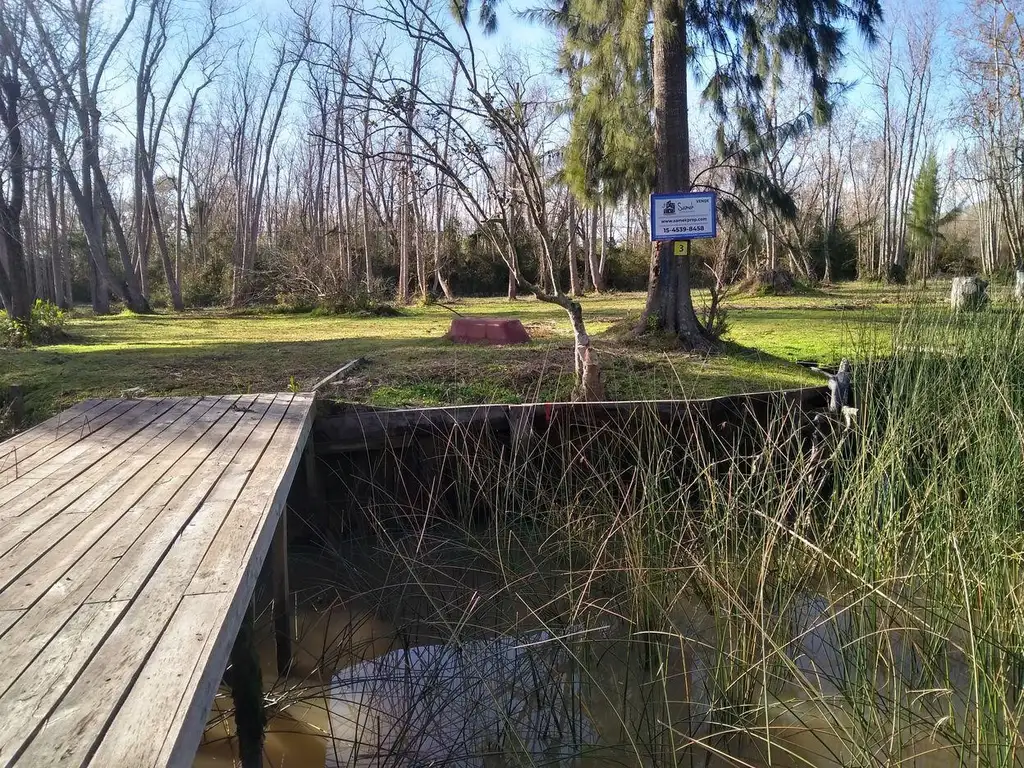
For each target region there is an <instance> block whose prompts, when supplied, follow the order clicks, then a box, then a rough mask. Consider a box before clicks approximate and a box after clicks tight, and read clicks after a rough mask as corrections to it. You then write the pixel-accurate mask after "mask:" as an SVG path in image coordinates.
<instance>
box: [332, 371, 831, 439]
mask: <svg viewBox="0 0 1024 768" xmlns="http://www.w3.org/2000/svg"><path fill="white" fill-rule="evenodd" d="M827 394H828V390H827V388H826V387H804V388H801V389H792V390H779V391H774V392H771V391H769V392H751V393H746V394H739V395H726V396H723V397H712V398H705V399H699V400H638V401H612V402H599V403H540V404H538V403H530V404H526V405H465V406H443V407H438V408H410V409H400V410H390V409H374V408H348V409H347V410H346V411H345V412H343V413H337V414H330V413H328V414H326V415H321V416H320V418H318V419H317V424H316V442H317V451H318V452H319V453H320V454H321V455H327V454H332V453H346V452H350V451H365V450H377V449H380V448H384V447H399V446H402V445H408V444H410V443H412V442H413V441H415V440H416V439H418V438H420V437H426V436H430V435H442V436H443V435H448V434H451V433H452V431H453V430H455V429H457V428H469V427H473V428H485V427H486V428H490V429H499V430H508V431H511V430H512V429H513V428H514V427H515V428H518V427H520V426H524V425H533V424H534V423H535V422H537V423H539V424H541V425H542V426H544V425H550V424H551V423H552V422H554V421H555V420H556V419H557V420H558V422H559V423H564V422H565V421H566V420H567V419H568V420H571V421H573V422H584V423H590V424H595V425H596V424H603V423H610V424H614V423H616V422H617V421H620V420H622V419H624V418H628V417H631V416H633V415H636V414H642V413H645V412H646V413H653V414H656V415H657V417H658V418H659V419H660V420H662V421H664V422H665V423H669V424H673V423H676V424H686V423H689V422H690V421H692V420H698V421H700V422H703V421H706V420H708V419H710V420H712V421H713V420H716V419H718V418H730V417H731V416H735V415H736V414H740V415H743V416H746V415H747V414H749V413H754V412H764V411H766V410H767V409H768V408H769V407H770V406H771V405H772V404H779V405H783V404H789V405H793V406H799V407H803V408H821V407H824V405H825V403H826V402H827Z"/></svg>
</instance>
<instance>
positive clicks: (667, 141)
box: [641, 0, 709, 349]
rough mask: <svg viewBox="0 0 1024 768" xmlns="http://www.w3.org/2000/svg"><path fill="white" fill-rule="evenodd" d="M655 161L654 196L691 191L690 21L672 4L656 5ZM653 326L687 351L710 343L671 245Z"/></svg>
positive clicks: (651, 308) (666, 246)
mask: <svg viewBox="0 0 1024 768" xmlns="http://www.w3.org/2000/svg"><path fill="white" fill-rule="evenodd" d="M653 47H654V69H653V80H654V148H655V151H654V158H655V168H656V169H657V174H656V179H655V192H658V193H666V192H688V191H689V188H690V126H689V115H688V111H687V104H686V99H687V82H686V78H687V62H686V57H687V51H686V17H685V14H684V11H683V6H682V4H680V3H677V2H672V1H671V0H655V3H654V46H653ZM649 323H653V324H655V325H656V326H657V328H659V329H660V330H662V331H665V332H667V333H671V334H673V335H675V336H676V337H678V339H679V341H680V343H681V344H682V345H683V346H684V347H685V348H688V349H701V348H705V347H707V346H708V344H709V339H708V337H707V335H706V333H705V332H704V329H703V328H702V327H701V325H700V322H699V321H698V320H697V314H696V312H694V309H693V297H692V296H691V295H690V257H689V256H683V257H677V256H673V254H672V243H670V242H659V243H655V244H654V246H653V247H652V249H651V269H650V278H649V287H648V293H647V306H646V308H645V310H644V316H643V319H642V320H641V329H644V328H646V326H647V325H648V324H649Z"/></svg>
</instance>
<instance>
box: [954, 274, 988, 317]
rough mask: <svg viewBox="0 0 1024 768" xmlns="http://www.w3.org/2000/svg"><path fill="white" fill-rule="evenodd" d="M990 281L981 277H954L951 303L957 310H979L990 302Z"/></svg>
mask: <svg viewBox="0 0 1024 768" xmlns="http://www.w3.org/2000/svg"><path fill="white" fill-rule="evenodd" d="M988 300H989V299H988V281H987V280H982V279H981V278H980V277H954V278H953V285H952V287H951V288H950V292H949V305H950V306H951V307H952V308H953V309H954V310H956V311H959V310H978V309H981V308H982V307H984V306H985V305H987V304H988Z"/></svg>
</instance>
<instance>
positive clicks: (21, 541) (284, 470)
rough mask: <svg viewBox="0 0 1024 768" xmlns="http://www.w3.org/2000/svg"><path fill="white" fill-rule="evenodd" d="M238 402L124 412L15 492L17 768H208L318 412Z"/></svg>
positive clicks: (1, 633)
mask: <svg viewBox="0 0 1024 768" xmlns="http://www.w3.org/2000/svg"><path fill="white" fill-rule="evenodd" d="M235 400H236V398H234V397H232V398H230V399H227V400H203V401H196V400H183V399H176V400H168V401H166V402H165V403H163V404H161V402H162V401H142V403H141V404H140V403H139V402H138V401H136V402H134V403H130V404H129V403H117V404H115V405H113V406H111V407H110V409H109V410H108V411H107V412H106V413H107V414H108V415H112V416H113V418H110V419H109V420H108V421H107V422H105V424H103V425H102V426H100V428H99V429H98V430H97V431H96V432H94V433H93V434H91V435H84V434H83V435H78V436H75V439H74V440H69V441H68V444H67V445H65V444H63V443H60V440H61V439H63V437H66V435H64V436H57V437H55V439H52V440H48V442H47V443H46V445H45V446H43V445H36V448H38V450H36V451H35V452H34V455H35V456H36V457H37V458H39V459H40V461H39V462H38V463H36V464H34V465H33V466H32V468H31V469H29V470H28V471H27V472H26V473H25V474H24V475H19V477H18V478H17V479H16V480H14V481H12V483H11V484H8V485H7V486H0V494H3V493H7V494H10V495H9V497H8V499H7V503H5V504H2V505H0V520H3V523H0V552H2V553H3V554H2V555H0V657H2V658H3V659H4V663H3V664H2V665H0V765H5V764H7V763H8V762H9V761H10V760H11V759H12V758H14V759H15V761H16V762H17V764H18V765H47V766H49V765H84V764H85V763H89V764H90V765H132V766H135V765H139V766H144V765H165V764H174V765H179V764H180V765H189V764H190V763H191V761H192V758H193V755H194V753H195V749H196V746H197V745H198V743H199V741H200V739H201V736H202V731H203V727H204V725H205V720H206V714H207V712H208V710H209V706H210V702H211V700H212V698H213V695H214V693H215V691H216V688H217V685H218V683H219V681H220V677H221V674H222V672H223V668H224V665H225V664H226V662H227V656H228V654H229V652H230V649H231V642H232V639H233V633H234V632H235V631H237V628H238V626H239V622H240V618H241V613H240V611H244V610H245V607H246V606H247V605H248V602H249V599H250V597H251V593H252V589H253V586H254V583H255V579H256V576H257V574H258V573H259V570H260V567H261V566H262V562H263V560H264V558H265V557H266V554H267V550H268V548H269V544H270V539H271V537H272V535H273V533H274V531H275V530H276V525H277V522H278V520H279V519H280V518H281V516H282V511H283V508H284V503H285V500H286V498H287V493H288V486H289V484H290V481H291V480H292V479H293V478H294V475H295V473H296V470H297V466H298V463H299V461H300V457H301V455H302V448H303V445H304V443H305V441H306V439H307V437H308V433H309V430H310V424H311V421H312V406H313V402H314V399H313V397H312V396H306V395H302V396H293V395H291V394H280V395H276V396H275V395H269V396H258V397H248V398H241V399H238V400H237V403H236V402H235ZM81 407H82V408H85V406H81ZM93 408H94V409H95V408H96V406H93ZM33 440H41V438H33ZM57 444H60V445H61V446H62V447H61V450H60V451H57V450H56V448H55V445H57ZM83 444H84V445H83ZM51 449H52V450H51ZM41 454H42V455H41ZM43 456H48V457H49V459H50V460H52V461H53V462H56V463H57V467H56V468H55V469H52V471H51V467H50V466H49V465H50V461H43V460H42V458H43ZM26 480H33V482H32V483H31V484H29V483H26V482H25V481H26ZM11 485H15V486H16V491H17V492H13V491H12V490H11V488H10V486H11ZM0 498H3V497H2V496H0ZM29 502H31V503H29ZM30 523H31V525H30ZM32 525H35V527H34V528H33V527H31V526H32ZM19 526H20V527H19ZM26 532H27V535H22V534H23V533H26ZM243 558H247V559H249V560H250V561H251V562H249V563H247V564H244V565H243V564H241V563H240V562H239V561H240V560H241V559H243ZM222 566H223V567H225V568H227V569H228V573H229V576H228V578H227V581H226V585H225V586H224V587H223V588H220V589H215V590H214V591H212V592H209V593H206V594H189V595H186V592H188V591H189V590H191V589H192V588H193V587H199V586H201V585H203V584H204V583H205V584H209V585H213V584H214V583H215V581H216V580H217V578H218V574H217V573H216V569H218V568H220V567H222Z"/></svg>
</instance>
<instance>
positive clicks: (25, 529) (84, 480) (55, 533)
mask: <svg viewBox="0 0 1024 768" xmlns="http://www.w3.org/2000/svg"><path fill="white" fill-rule="evenodd" d="M198 402H199V401H198V400H197V399H190V400H181V401H178V402H177V403H175V404H174V405H173V406H172V407H171V408H169V409H168V410H167V411H165V412H164V413H163V414H161V415H160V416H159V417H158V418H157V419H155V420H154V421H152V422H151V423H150V424H149V425H148V426H147V427H145V428H144V429H141V430H139V431H138V432H136V433H135V434H134V435H132V436H131V437H130V438H129V439H128V440H126V441H125V442H124V443H122V444H121V445H120V446H118V448H117V450H113V451H110V452H109V453H108V454H107V455H106V456H104V457H103V458H102V459H100V460H99V461H97V462H96V463H95V464H93V465H92V466H90V467H89V469H88V470H86V471H84V472H82V473H81V474H79V475H78V477H76V478H75V479H74V480H73V481H71V482H69V483H67V484H65V485H64V487H62V488H61V489H60V490H59V491H57V492H56V493H53V494H51V495H49V496H48V497H46V498H45V499H43V500H42V501H40V502H39V503H37V504H35V505H33V506H32V507H31V508H29V509H27V510H25V511H24V512H22V513H21V514H20V515H17V516H16V517H13V518H2V519H5V520H6V525H4V526H3V528H2V529H0V588H2V586H3V584H4V579H3V576H2V570H3V567H2V566H3V563H4V560H6V559H7V558H8V556H9V555H11V554H13V551H14V550H16V549H21V548H23V545H25V544H26V543H28V542H30V541H31V542H32V543H34V544H35V548H34V550H33V548H32V547H31V546H30V547H29V548H28V549H29V550H31V551H35V552H36V553H37V554H38V553H40V552H45V551H46V549H47V548H48V546H52V545H53V544H54V543H56V542H57V541H59V539H60V537H61V536H63V535H64V534H66V533H67V532H68V531H69V530H71V529H72V528H74V527H75V526H76V525H78V524H79V523H81V522H82V521H83V519H84V517H85V516H87V515H88V513H90V512H92V511H93V510H94V509H96V507H98V506H99V505H101V504H102V503H103V502H104V501H106V500H107V499H108V498H109V497H110V496H111V495H113V494H114V493H115V492H116V491H117V490H118V489H119V488H120V487H121V486H122V485H123V484H124V483H126V482H127V481H129V480H130V479H131V478H132V477H133V475H135V474H136V473H137V472H138V470H139V469H140V468H141V466H142V465H143V464H144V463H145V461H143V462H142V464H140V463H139V461H140V460H142V459H146V458H147V457H148V458H152V457H153V456H155V455H156V454H157V453H159V451H160V449H162V448H163V447H165V443H164V437H165V435H166V434H167V432H166V430H173V429H175V427H176V425H178V424H180V423H181V422H182V421H184V420H185V418H186V417H187V414H188V412H189V411H191V410H192V409H193V407H194V406H195V405H196V404H197V403H198ZM50 537H53V538H50ZM26 556H30V553H29V552H25V551H23V552H22V553H21V558H20V559H24V557H26Z"/></svg>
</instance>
